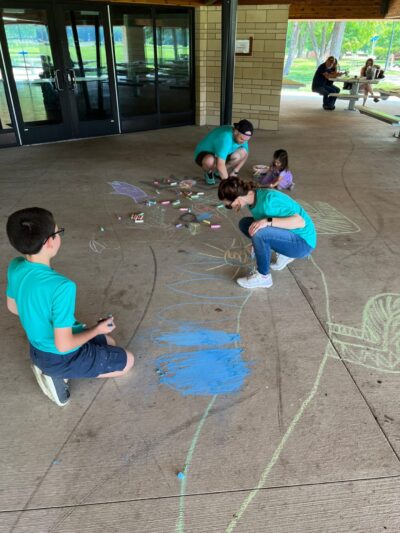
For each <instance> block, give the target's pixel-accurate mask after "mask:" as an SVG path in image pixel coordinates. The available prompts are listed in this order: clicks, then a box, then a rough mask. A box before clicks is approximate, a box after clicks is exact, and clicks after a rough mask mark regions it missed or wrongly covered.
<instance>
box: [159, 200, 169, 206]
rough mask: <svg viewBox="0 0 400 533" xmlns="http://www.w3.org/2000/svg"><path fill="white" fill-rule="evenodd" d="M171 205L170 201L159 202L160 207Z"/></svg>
mask: <svg viewBox="0 0 400 533" xmlns="http://www.w3.org/2000/svg"><path fill="white" fill-rule="evenodd" d="M170 203H171V200H161V202H160V204H161V205H169V204H170Z"/></svg>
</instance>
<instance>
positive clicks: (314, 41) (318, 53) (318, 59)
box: [308, 21, 325, 67]
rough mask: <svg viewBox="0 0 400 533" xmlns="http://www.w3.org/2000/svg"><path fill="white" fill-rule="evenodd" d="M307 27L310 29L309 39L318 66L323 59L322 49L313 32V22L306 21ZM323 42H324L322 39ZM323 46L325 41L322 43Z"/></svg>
mask: <svg viewBox="0 0 400 533" xmlns="http://www.w3.org/2000/svg"><path fill="white" fill-rule="evenodd" d="M308 29H309V30H310V39H311V42H312V45H313V48H314V52H315V60H316V63H317V67H318V66H319V65H320V64H321V63H323V61H324V59H323V56H324V49H323V48H322V46H321V47H319V46H318V42H317V38H316V37H315V33H314V26H313V22H310V21H309V22H308ZM323 42H324V39H323ZM324 46H325V43H324Z"/></svg>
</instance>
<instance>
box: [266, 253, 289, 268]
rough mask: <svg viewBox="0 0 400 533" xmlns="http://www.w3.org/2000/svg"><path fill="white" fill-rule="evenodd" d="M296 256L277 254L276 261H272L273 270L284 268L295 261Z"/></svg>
mask: <svg viewBox="0 0 400 533" xmlns="http://www.w3.org/2000/svg"><path fill="white" fill-rule="evenodd" d="M294 259H295V258H294V257H287V256H286V255H283V254H276V262H275V263H271V265H270V268H271V269H272V270H283V269H284V268H285V266H286V265H288V264H289V263H291V262H292V261H294Z"/></svg>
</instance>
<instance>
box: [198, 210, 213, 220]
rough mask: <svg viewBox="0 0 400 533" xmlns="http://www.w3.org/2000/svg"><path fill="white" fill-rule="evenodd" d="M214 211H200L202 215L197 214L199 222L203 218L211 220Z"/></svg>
mask: <svg viewBox="0 0 400 533" xmlns="http://www.w3.org/2000/svg"><path fill="white" fill-rule="evenodd" d="M212 216H213V214H212V213H208V212H206V213H200V215H196V217H197V220H198V222H201V221H202V220H210V218H212Z"/></svg>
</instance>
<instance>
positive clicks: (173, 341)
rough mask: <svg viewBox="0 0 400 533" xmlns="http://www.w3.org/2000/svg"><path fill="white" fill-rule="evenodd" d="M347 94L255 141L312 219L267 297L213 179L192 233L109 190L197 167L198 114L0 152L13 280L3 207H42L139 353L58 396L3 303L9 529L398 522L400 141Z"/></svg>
mask: <svg viewBox="0 0 400 533" xmlns="http://www.w3.org/2000/svg"><path fill="white" fill-rule="evenodd" d="M399 104H400V100H398V101H396V100H393V99H390V100H388V101H387V102H383V103H381V104H373V105H375V106H376V108H379V109H384V110H387V111H389V112H396V111H397V112H398V110H399ZM371 105H372V104H371ZM345 107H346V104H345V103H338V105H337V110H336V111H335V112H334V113H330V112H324V111H323V110H322V109H320V99H319V98H316V97H312V98H311V97H310V98H307V97H303V98H301V99H300V97H299V95H296V94H291V95H289V96H285V97H284V99H283V103H282V111H281V124H280V131H279V132H277V133H268V132H257V133H256V135H255V136H254V139H253V140H252V141H251V155H250V160H249V164H248V167H247V169H246V172H245V173H244V174H243V176H244V177H250V175H251V174H250V170H251V165H252V164H255V163H264V162H266V161H268V160H269V159H270V157H271V155H272V152H273V151H274V150H275V149H277V148H281V147H283V148H286V149H287V150H288V152H289V155H290V161H291V168H292V170H293V173H294V175H295V181H296V188H295V190H294V192H293V196H294V198H295V199H297V200H299V201H300V202H301V203H302V204H303V205H305V206H306V207H307V209H308V210H309V212H310V214H311V215H312V216H313V217H314V220H315V222H316V224H317V228H318V233H319V242H318V247H317V249H316V251H315V253H314V254H313V256H312V259H311V260H304V261H295V262H293V263H292V264H291V265H290V266H289V268H287V269H285V270H284V271H282V272H278V273H276V274H274V275H273V278H274V285H273V287H272V288H271V289H269V290H261V291H255V292H251V291H247V290H244V289H241V288H240V287H238V286H237V285H236V284H235V283H234V281H233V279H234V277H235V276H237V275H238V271H241V272H242V273H245V272H246V270H247V268H248V266H249V258H248V254H247V250H248V249H247V248H246V246H247V244H248V243H247V242H246V241H245V240H244V239H242V237H241V236H240V235H239V233H238V229H237V221H238V219H239V216H238V215H237V214H235V213H232V212H228V211H226V210H221V209H218V208H216V207H215V206H216V204H217V203H218V201H217V199H216V190H215V189H212V188H211V189H206V188H205V187H204V186H203V185H202V183H201V181H199V184H200V186H199V187H198V188H197V190H200V191H201V192H205V194H204V196H200V197H199V198H198V199H197V200H193V204H194V206H195V209H194V211H195V212H196V213H201V214H202V216H206V217H207V216H211V217H212V221H213V222H214V223H219V224H221V229H218V230H211V229H210V228H209V226H207V225H206V224H205V223H201V231H200V233H199V234H197V235H192V234H191V233H190V232H189V230H188V229H186V228H181V229H176V228H175V223H176V221H177V218H178V216H179V214H180V212H179V211H178V210H177V208H173V207H171V206H165V207H160V206H157V207H145V208H144V209H143V210H144V211H145V222H144V224H142V225H140V224H136V225H135V224H134V223H133V222H132V221H131V220H130V219H129V214H130V213H132V212H133V211H140V210H142V207H141V206H137V205H135V203H134V201H133V199H132V198H130V197H128V196H123V195H116V194H112V191H113V188H112V186H111V185H110V183H111V182H113V181H120V182H127V183H130V184H134V185H137V186H139V187H140V188H141V189H143V190H144V191H145V192H146V193H148V194H150V195H152V194H154V186H153V185H152V182H153V180H154V179H160V178H168V176H169V175H170V174H174V175H175V176H176V177H177V178H178V179H182V178H184V177H185V176H190V177H199V176H200V174H199V172H198V169H197V168H196V167H195V165H194V164H193V163H192V152H193V148H194V146H195V144H196V142H197V141H198V140H199V139H200V138H201V136H202V135H204V134H205V132H206V130H207V128H198V127H184V128H177V129H167V130H162V131H152V132H146V133H136V134H131V135H124V136H116V137H108V138H99V139H91V140H84V141H78V142H70V143H60V144H53V145H43V146H32V147H24V148H12V149H4V150H1V151H0V165H1V166H0V168H1V178H0V185H1V198H2V201H1V215H2V219H3V224H1V227H0V232H1V258H2V259H1V270H2V273H3V274H2V276H1V284H2V286H1V293H2V294H4V290H5V272H6V267H7V264H8V262H9V260H10V259H11V258H12V257H13V256H14V255H15V254H14V252H13V251H12V249H11V248H10V246H9V245H8V243H7V240H6V236H5V231H4V228H5V221H6V217H7V216H8V215H9V214H10V213H11V212H13V211H14V210H16V209H20V208H23V207H27V206H33V205H39V206H42V207H46V208H49V209H51V210H52V211H53V212H54V213H55V215H56V219H57V223H58V224H59V225H60V226H64V227H65V228H66V232H65V236H64V237H63V246H62V248H61V250H60V254H59V256H58V257H57V259H56V260H55V262H54V267H55V268H56V269H57V270H59V271H61V272H62V273H64V274H66V275H67V276H69V277H71V278H72V279H74V280H75V281H76V282H77V284H78V288H79V290H78V302H77V316H78V317H79V318H80V319H81V320H82V321H84V322H86V323H87V324H91V323H93V322H94V321H95V320H96V319H97V318H98V317H99V316H102V315H104V313H110V312H111V313H113V314H114V316H115V320H116V323H117V326H118V327H117V330H116V332H115V333H116V335H115V336H116V338H117V340H118V341H119V342H120V343H121V344H122V345H124V346H129V348H130V349H132V350H133V351H134V353H135V354H136V366H135V368H134V369H133V371H132V372H131V374H130V375H129V376H127V377H125V378H122V379H119V380H95V379H94V380H85V381H78V380H75V381H73V382H72V383H71V395H72V399H71V402H70V404H69V405H68V406H67V407H65V408H62V409H61V408H59V407H57V406H56V405H55V404H53V403H51V402H50V401H49V400H48V399H47V398H46V397H45V396H43V394H42V393H41V391H40V389H39V388H38V386H37V384H36V382H35V380H34V377H33V374H32V372H31V369H30V366H29V358H28V350H27V344H26V340H25V338H24V335H23V333H22V330H21V328H20V325H19V323H18V321H17V319H16V317H14V316H13V315H11V314H9V313H7V312H6V311H3V312H2V313H1V314H0V325H1V331H2V339H1V341H0V347H1V353H2V365H1V369H0V384H1V387H0V402H1V406H2V408H1V410H0V421H1V425H0V427H1V442H0V446H1V449H0V461H1V480H0V500H1V516H0V531H1V532H2V533H3V532H18V533H19V532H24V533H25V532H26V533H37V532H74V533H75V532H83V531H85V532H86V531H91V532H107V533H108V532H135V533H136V532H138V533H144V532H157V533H158V532H177V533H178V532H184V531H185V532H202V533H203V532H204V533H209V532H218V533H219V532H223V531H229V532H231V531H235V532H236V531H237V532H251V533H253V532H263V533H264V532H271V533H312V532H315V533H321V532H324V533H325V532H332V533H339V532H340V533H348V532H350V531H358V532H362V533H364V532H381V531H382V532H383V531H391V532H398V531H400V505H399V504H400V461H399V458H400V417H399V388H400V375H399V374H400V341H399V338H400V284H399V274H398V272H399V266H398V265H399V263H398V261H399V253H400V233H399V229H398V225H399V208H400V197H399V191H400V178H399V173H398V168H399V159H400V144H399V143H400V140H398V139H396V138H393V137H392V132H393V130H392V129H391V127H390V126H388V125H386V124H384V123H381V122H378V121H376V120H373V119H371V118H367V117H365V116H361V115H359V113H358V112H354V113H352V112H348V111H345ZM160 190H161V194H160V195H157V199H158V198H165V199H170V200H173V199H175V198H176V196H175V192H174V188H173V187H171V188H162V187H160ZM185 204H188V205H189V201H184V202H182V204H181V205H185ZM118 217H122V219H121V220H119V219H118ZM101 226H102V227H103V228H104V230H105V231H101V230H100V227H101ZM2 301H3V309H4V296H3V298H2ZM174 354H175V356H174ZM177 354H180V356H178V355H177ZM193 355H194V357H191V356H193ZM218 356H221V357H222V360H221V358H220V359H218ZM204 361H206V363H205V364H204ZM202 364H204V367H203V366H202ZM182 470H184V471H185V473H186V476H185V478H184V479H182V480H179V479H178V477H177V473H178V472H179V471H182Z"/></svg>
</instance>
